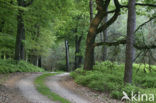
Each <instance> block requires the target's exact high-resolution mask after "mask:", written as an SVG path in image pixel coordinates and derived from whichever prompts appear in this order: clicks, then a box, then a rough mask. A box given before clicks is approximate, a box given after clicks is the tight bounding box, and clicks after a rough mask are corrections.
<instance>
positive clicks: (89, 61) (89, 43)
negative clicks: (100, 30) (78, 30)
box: [84, 0, 96, 70]
mask: <svg viewBox="0 0 156 103" xmlns="http://www.w3.org/2000/svg"><path fill="white" fill-rule="evenodd" d="M89 7H90V23H92V20H93V0H90V2H89ZM92 26H93V25H90V28H91V27H92ZM95 28H96V27H94V31H93V32H89V33H88V35H87V40H86V53H85V61H84V69H85V70H92V69H93V65H94V63H95V60H94V46H93V44H94V42H95V36H94V35H95V33H96V30H95ZM91 35H93V36H91Z"/></svg>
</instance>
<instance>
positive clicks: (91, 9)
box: [89, 0, 93, 21]
mask: <svg viewBox="0 0 156 103" xmlns="http://www.w3.org/2000/svg"><path fill="white" fill-rule="evenodd" d="M89 8H90V21H92V19H93V0H90V2H89Z"/></svg>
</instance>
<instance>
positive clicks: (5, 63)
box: [0, 60, 44, 74]
mask: <svg viewBox="0 0 156 103" xmlns="http://www.w3.org/2000/svg"><path fill="white" fill-rule="evenodd" d="M43 71H44V70H43V69H42V68H39V67H36V66H34V65H32V64H29V63H27V62H25V61H20V62H18V63H17V62H16V61H14V60H0V74H1V73H2V74H5V73H13V72H43Z"/></svg>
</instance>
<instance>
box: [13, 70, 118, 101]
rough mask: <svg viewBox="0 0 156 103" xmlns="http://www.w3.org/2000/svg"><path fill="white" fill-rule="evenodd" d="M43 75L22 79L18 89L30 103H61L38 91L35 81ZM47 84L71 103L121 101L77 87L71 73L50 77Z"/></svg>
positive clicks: (34, 74)
mask: <svg viewBox="0 0 156 103" xmlns="http://www.w3.org/2000/svg"><path fill="white" fill-rule="evenodd" d="M41 74H42V73H33V74H30V75H27V76H25V77H24V78H21V79H20V80H19V81H18V82H17V83H16V86H17V88H19V90H20V92H21V93H22V95H23V96H24V97H25V98H26V99H27V100H28V101H29V102H30V103H60V102H54V101H51V100H50V99H48V98H47V97H46V96H43V95H42V94H40V93H39V92H38V91H37V90H36V88H35V86H34V79H35V78H36V77H38V76H40V75H41ZM45 84H46V85H47V86H48V88H50V90H51V91H52V92H55V93H56V94H58V95H60V96H61V97H63V98H65V99H67V100H69V101H70V102H71V103H120V102H119V101H116V100H112V99H110V98H108V96H107V95H106V94H104V93H98V92H96V91H92V90H90V89H89V88H87V87H83V86H80V85H77V84H76V83H75V82H74V80H73V79H72V78H71V77H70V76H69V73H62V74H57V75H55V76H49V77H48V78H47V79H46V81H45Z"/></svg>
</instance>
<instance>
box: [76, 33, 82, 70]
mask: <svg viewBox="0 0 156 103" xmlns="http://www.w3.org/2000/svg"><path fill="white" fill-rule="evenodd" d="M81 40H82V36H80V37H78V36H77V35H76V36H75V69H77V68H79V67H80V65H81V61H82V56H81V55H80V54H79V53H80V44H81Z"/></svg>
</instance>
